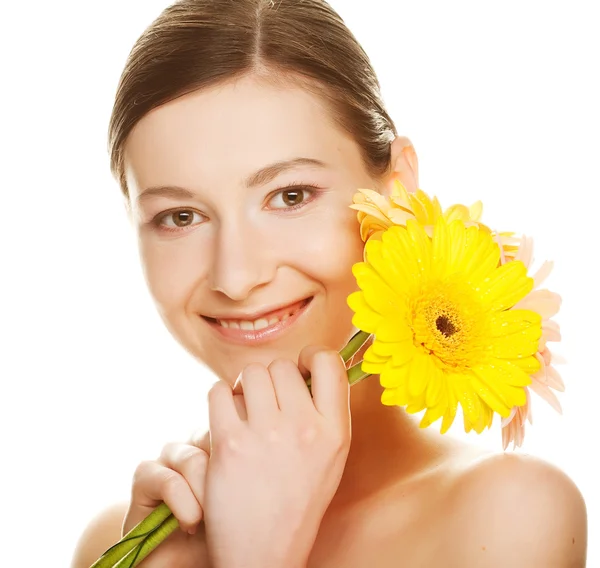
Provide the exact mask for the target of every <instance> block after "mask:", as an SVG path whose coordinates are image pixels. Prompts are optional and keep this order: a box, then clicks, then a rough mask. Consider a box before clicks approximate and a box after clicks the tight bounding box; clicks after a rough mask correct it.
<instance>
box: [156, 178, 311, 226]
mask: <svg viewBox="0 0 600 568" xmlns="http://www.w3.org/2000/svg"><path fill="white" fill-rule="evenodd" d="M291 189H297V190H299V191H305V192H307V193H309V194H310V195H311V196H312V197H313V199H314V194H315V193H316V192H317V191H318V190H320V189H321V187H320V186H318V185H314V184H310V183H303V184H299V183H295V182H292V183H290V184H288V185H285V186H283V187H280V188H279V189H278V190H276V191H274V192H273V193H272V194H271V195H270V196H269V199H268V200H267V201H271V200H272V199H273V198H274V197H275V196H276V195H279V194H282V193H285V192H286V191H289V190H291ZM311 201H312V199H310V198H309V200H307V201H302V203H298V204H297V205H292V206H291V207H284V208H282V209H274V211H285V212H287V211H296V210H297V209H300V208H302V207H304V206H306V205H307V203H310V202H311ZM182 212H186V213H192V214H197V215H202V214H201V213H198V211H194V210H193V209H189V208H180V209H171V210H169V211H163V212H162V213H159V214H158V215H157V216H156V217H154V219H152V220H151V221H150V224H152V225H154V226H155V227H156V228H157V229H159V230H160V231H165V232H167V233H179V232H181V231H185V230H186V229H188V228H189V226H188V227H181V228H177V229H175V228H172V227H165V226H164V225H162V221H163V219H165V218H167V217H169V215H174V214H175V213H182Z"/></svg>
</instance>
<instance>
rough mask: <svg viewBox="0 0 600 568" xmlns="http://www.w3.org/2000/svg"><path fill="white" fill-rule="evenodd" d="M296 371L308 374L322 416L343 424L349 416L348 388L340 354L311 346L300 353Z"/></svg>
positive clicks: (316, 404) (314, 399)
mask: <svg viewBox="0 0 600 568" xmlns="http://www.w3.org/2000/svg"><path fill="white" fill-rule="evenodd" d="M298 368H299V369H300V371H301V372H303V373H305V372H309V373H310V376H311V384H312V386H311V390H312V396H313V401H314V405H315V407H316V408H317V410H318V411H319V412H320V413H321V414H322V415H323V416H327V417H330V418H334V419H335V420H336V421H338V422H340V421H341V422H340V423H346V422H347V421H348V420H349V416H350V385H349V384H348V375H347V372H346V367H345V365H344V360H343V359H342V357H341V356H340V354H339V353H337V352H336V351H333V350H331V349H327V348H324V347H319V346H314V345H310V346H308V347H305V348H304V349H303V350H302V351H301V352H300V357H299V359H298Z"/></svg>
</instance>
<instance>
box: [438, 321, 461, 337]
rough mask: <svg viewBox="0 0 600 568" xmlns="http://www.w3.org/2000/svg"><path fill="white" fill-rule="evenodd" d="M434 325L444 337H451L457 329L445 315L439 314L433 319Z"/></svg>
mask: <svg viewBox="0 0 600 568" xmlns="http://www.w3.org/2000/svg"><path fill="white" fill-rule="evenodd" d="M435 327H437V329H438V331H439V332H440V333H441V334H442V335H444V336H445V337H451V336H453V335H454V334H455V333H456V332H457V331H458V330H457V329H456V327H455V326H454V324H453V323H452V322H451V321H450V320H449V319H448V317H447V316H439V317H438V318H437V319H436V320H435Z"/></svg>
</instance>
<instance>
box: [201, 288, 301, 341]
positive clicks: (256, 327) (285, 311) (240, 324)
mask: <svg viewBox="0 0 600 568" xmlns="http://www.w3.org/2000/svg"><path fill="white" fill-rule="evenodd" d="M311 300H312V297H310V298H306V299H304V300H300V301H299V302H296V303H294V304H290V305H288V306H285V307H283V308H280V309H278V310H274V311H271V312H267V313H264V314H261V315H260V317H258V318H257V319H254V320H240V319H221V318H205V319H206V320H207V321H209V323H210V324H211V325H212V326H213V327H214V328H215V329H216V330H217V331H219V332H220V333H221V335H224V336H225V337H227V338H229V339H234V340H239V341H241V342H243V343H246V342H256V341H259V340H263V339H266V338H269V339H271V338H272V337H274V335H275V334H277V335H279V333H278V332H281V331H283V330H284V329H287V328H288V327H289V326H290V325H291V324H292V323H293V322H294V321H295V320H296V319H297V318H298V317H299V315H300V314H301V313H303V312H304V310H305V308H306V307H307V306H308V304H309V303H310V301H311Z"/></svg>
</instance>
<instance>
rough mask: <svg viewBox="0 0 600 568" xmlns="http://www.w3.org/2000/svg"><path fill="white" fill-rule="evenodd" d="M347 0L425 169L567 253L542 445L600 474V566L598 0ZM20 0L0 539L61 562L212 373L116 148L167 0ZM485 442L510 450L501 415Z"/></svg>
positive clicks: (502, 224) (5, 68)
mask: <svg viewBox="0 0 600 568" xmlns="http://www.w3.org/2000/svg"><path fill="white" fill-rule="evenodd" d="M332 4H333V6H334V7H335V8H337V9H338V10H339V11H340V13H341V15H342V16H343V17H344V18H345V19H346V21H347V23H348V25H349V26H350V28H351V29H352V30H353V31H354V32H355V34H356V36H357V37H358V39H359V41H361V42H362V43H363V46H364V47H365V49H366V50H367V52H368V53H369V54H370V57H371V59H372V61H373V63H374V65H375V68H376V70H377V71H378V74H379V76H380V79H381V82H382V86H383V93H384V97H385V100H386V101H387V104H388V107H389V110H390V111H391V114H392V116H393V118H394V119H395V121H396V123H397V126H398V128H399V130H400V132H401V134H404V135H407V136H409V137H410V138H411V140H412V141H413V143H414V145H415V147H416V150H417V153H418V155H419V159H420V177H421V184H420V185H421V187H422V188H423V189H424V190H425V191H427V192H428V193H430V194H435V195H438V196H439V197H440V198H441V200H442V204H443V205H446V206H447V205H450V204H451V203H453V202H463V203H471V202H473V201H475V200H477V199H482V200H483V202H484V220H486V221H487V222H488V224H490V225H492V226H494V227H497V228H501V229H508V230H515V231H519V232H521V231H523V232H526V233H527V234H529V235H532V236H534V237H535V239H536V243H537V247H536V250H537V255H536V257H537V259H538V261H541V260H543V259H545V258H548V259H553V260H554V261H555V262H556V265H555V272H554V274H553V276H552V278H551V279H550V280H549V281H548V285H549V287H550V288H551V289H553V290H555V291H557V292H559V293H560V294H561V295H562V296H563V299H564V304H563V307H562V310H561V313H560V315H559V318H558V321H559V323H560V324H561V327H562V332H563V342H562V343H561V344H560V345H559V347H558V349H556V350H557V351H559V352H560V353H562V354H563V355H564V356H565V357H566V358H567V359H568V361H569V362H568V364H567V365H566V366H564V367H562V368H561V371H562V374H563V377H564V379H565V382H566V383H567V392H565V393H564V395H561V396H560V398H561V401H562V403H563V407H564V416H562V417H560V416H559V415H558V414H555V413H554V412H553V411H552V410H550V409H549V408H547V407H546V406H545V403H543V402H542V401H541V400H539V399H538V400H536V401H535V407H534V413H535V424H534V427H532V428H529V430H528V433H527V438H526V443H525V448H524V451H526V452H528V453H532V454H535V455H538V456H540V457H542V458H544V459H546V460H549V461H551V462H553V463H555V464H557V465H558V466H559V467H561V468H562V469H564V470H565V471H566V472H567V473H568V474H569V475H570V476H571V477H572V478H573V479H574V480H575V482H576V483H577V484H578V486H579V487H580V489H581V491H582V492H583V494H584V496H585V498H586V501H587V504H588V509H589V511H588V512H589V540H590V548H589V566H599V565H600V545H599V541H600V498H599V493H598V490H597V487H596V484H597V481H598V479H599V478H600V469H599V467H598V465H596V464H594V463H593V461H592V460H594V459H597V458H596V452H597V448H598V441H597V434H598V432H599V428H598V422H597V421H598V419H599V412H598V410H599V399H600V389H599V387H598V383H599V379H600V376H599V375H600V373H599V372H598V364H597V356H598V353H599V346H598V345H597V338H598V328H599V327H600V309H599V308H598V296H597V291H598V283H597V280H596V279H595V275H596V274H597V266H596V265H597V259H598V254H599V253H598V247H599V245H600V243H599V239H598V232H597V231H598V228H597V221H596V220H597V218H598V206H599V205H600V203H599V199H598V192H599V190H600V181H599V180H600V174H599V173H598V164H599V160H598V156H599V155H600V143H599V140H600V135H599V132H600V114H599V110H598V109H599V101H600V88H599V86H598V82H597V81H598V69H599V68H600V64H599V55H600V40H599V37H600V35H599V34H598V32H597V30H598V24H599V21H598V18H597V16H596V15H595V14H596V12H595V11H594V8H595V4H596V3H595V2H593V1H589V2H582V1H572V2H570V3H569V6H568V8H567V6H566V4H565V3H562V2H561V3H559V2H549V1H545V2H541V1H539V2H533V1H524V0H519V1H514V0H511V1H504V2H501V3H500V2H495V3H491V2H478V1H471V2H467V1H465V0H457V1H454V2H444V1H437V2H432V1H426V0H420V1H418V2H400V1H392V0H370V1H369V2H354V1H353V0H352V1H350V0H332ZM9 5H10V8H9V12H6V8H4V10H3V12H2V14H1V15H0V24H1V26H2V28H3V30H2V34H0V42H1V45H0V48H1V49H0V54H1V55H0V57H1V58H2V68H1V71H0V73H1V75H0V77H1V79H0V82H1V85H2V89H1V92H0V97H1V105H0V112H2V123H1V124H2V126H1V130H0V136H1V137H2V142H3V143H2V150H1V158H0V160H1V169H0V180H1V184H2V187H1V193H0V203H1V204H2V223H0V237H1V240H0V242H1V247H2V248H1V255H2V264H1V267H2V268H1V269H0V270H1V271H2V277H1V279H0V286H1V294H0V309H1V311H0V333H1V343H0V377H1V381H2V382H1V385H2V386H1V388H2V394H1V396H0V421H1V424H0V426H1V429H0V432H1V436H2V439H1V440H2V454H1V455H2V462H3V463H2V468H1V469H0V472H1V475H2V520H1V521H0V523H1V525H2V531H3V533H2V534H3V539H2V548H3V550H2V552H1V553H0V554H1V556H2V558H3V560H2V562H1V563H2V564H3V565H4V564H6V565H8V562H7V560H8V559H10V558H12V557H16V555H17V554H19V555H20V559H19V560H18V561H17V562H16V563H14V564H13V565H15V566H41V565H44V566H52V567H54V566H56V567H59V566H67V565H68V563H69V559H70V557H71V553H72V550H73V547H74V545H75V542H76V539H77V537H78V536H79V534H80V532H81V530H82V529H83V527H84V525H85V524H86V523H87V522H88V520H89V519H90V517H92V516H93V515H94V514H96V513H97V512H98V511H99V510H101V509H102V508H104V507H105V506H106V505H108V504H109V503H112V502H114V501H115V500H121V499H127V497H128V491H129V486H130V480H131V474H132V472H133V470H134V468H135V466H136V464H137V463H138V462H139V461H141V460H142V459H146V458H154V457H155V456H156V455H157V453H158V452H159V451H160V448H161V447H162V445H163V444H164V443H165V442H166V441H169V440H179V439H186V438H187V437H188V435H189V433H190V432H191V431H192V430H193V429H195V428H197V427H199V426H203V425H205V424H206V415H205V408H206V407H205V404H206V391H207V390H208V388H209V387H210V385H211V382H212V380H213V378H212V377H211V376H209V374H208V373H207V372H206V370H205V369H204V368H202V367H201V366H200V365H199V364H198V363H197V362H195V361H194V360H192V359H191V357H190V356H188V355H187V354H186V353H185V352H183V350H182V349H181V348H180V347H179V346H178V345H177V344H176V343H175V342H174V340H173V339H172V338H171V337H170V336H169V334H168V333H167V331H166V330H165V329H164V328H163V325H162V323H161V321H160V320H159V318H158V315H157V314H156V313H155V311H154V307H153V305H152V303H151V301H150V299H149V297H148V294H147V291H146V289H145V285H144V282H143V279H142V276H141V271H140V268H139V264H138V258H137V251H136V248H135V246H136V245H135V239H134V236H133V233H132V231H131V230H130V227H129V226H128V224H127V221H126V218H125V215H124V209H123V206H122V202H121V197H120V193H119V189H118V187H117V185H116V182H114V181H113V180H112V179H111V177H110V174H109V168H108V159H107V154H106V130H107V123H108V119H109V114H110V110H111V106H112V99H113V96H114V92H115V88H116V84H117V81H118V78H119V75H120V72H121V69H122V66H123V63H124V61H125V58H126V56H127V54H128V52H129V49H130V48H131V46H132V45H133V43H134V41H135V39H136V38H137V37H138V35H139V34H140V33H141V32H142V30H143V29H144V27H145V26H146V25H147V24H149V23H150V21H151V20H152V19H153V18H154V17H155V16H156V15H158V13H159V12H160V10H161V9H163V8H164V7H165V6H166V3H165V2H163V1H162V0H143V1H141V0H110V1H109V0H104V1H103V2H75V1H68V2H67V1H62V2H60V1H54V2H41V1H37V2H36V1H29V2H11V3H10V4H9ZM459 428H460V426H459V425H458V424H457V425H456V427H455V428H454V430H453V435H457V436H460V435H461V433H460V429H459ZM469 439H470V440H471V441H472V442H473V443H478V444H483V445H486V446H487V447H491V448H500V432H499V426H498V425H496V427H495V428H494V429H493V430H492V431H491V432H490V433H489V434H485V435H483V436H481V437H479V438H477V437H476V436H475V435H473V436H469ZM9 527H10V528H9ZM5 529H8V531H9V533H7V532H5ZM8 534H10V537H8Z"/></svg>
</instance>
